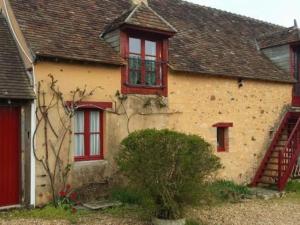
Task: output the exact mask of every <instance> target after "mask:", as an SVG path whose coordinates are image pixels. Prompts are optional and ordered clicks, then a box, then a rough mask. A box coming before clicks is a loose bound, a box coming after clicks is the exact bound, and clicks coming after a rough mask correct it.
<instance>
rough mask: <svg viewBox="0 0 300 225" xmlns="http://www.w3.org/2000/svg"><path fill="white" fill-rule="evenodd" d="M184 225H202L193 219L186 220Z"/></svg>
mask: <svg viewBox="0 0 300 225" xmlns="http://www.w3.org/2000/svg"><path fill="white" fill-rule="evenodd" d="M185 225H204V224H203V223H201V222H199V221H197V220H195V219H188V220H186V223H185Z"/></svg>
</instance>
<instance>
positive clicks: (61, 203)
mask: <svg viewBox="0 0 300 225" xmlns="http://www.w3.org/2000/svg"><path fill="white" fill-rule="evenodd" d="M78 204H79V202H78V199H77V193H76V192H74V191H73V190H72V189H71V186H70V185H69V184H67V185H66V187H65V188H63V190H61V191H60V192H59V194H58V199H57V206H58V207H60V208H63V209H65V210H70V211H71V212H72V213H76V212H77V210H76V208H75V207H74V206H76V205H78Z"/></svg>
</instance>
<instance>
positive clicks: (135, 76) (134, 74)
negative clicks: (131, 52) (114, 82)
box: [129, 71, 142, 85]
mask: <svg viewBox="0 0 300 225" xmlns="http://www.w3.org/2000/svg"><path fill="white" fill-rule="evenodd" d="M129 83H130V84H135V85H136V84H141V83H142V75H141V71H130V73H129Z"/></svg>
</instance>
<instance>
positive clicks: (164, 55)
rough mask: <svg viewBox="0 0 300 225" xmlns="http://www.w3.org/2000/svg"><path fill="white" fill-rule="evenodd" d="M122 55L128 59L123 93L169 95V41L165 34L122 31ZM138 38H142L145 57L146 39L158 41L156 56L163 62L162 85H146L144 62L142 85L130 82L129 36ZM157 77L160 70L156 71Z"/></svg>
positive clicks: (123, 68) (123, 69)
mask: <svg viewBox="0 0 300 225" xmlns="http://www.w3.org/2000/svg"><path fill="white" fill-rule="evenodd" d="M120 37H121V55H122V57H123V58H124V59H125V60H126V62H127V63H126V65H125V66H123V67H122V71H121V74H122V77H121V92H122V94H143V95H147V94H153V95H154V94H155V95H161V96H167V95H168V89H167V83H168V80H167V79H168V78H167V74H168V66H167V62H168V45H169V41H168V39H167V38H166V37H165V36H162V35H159V34H153V33H147V32H138V31H121V34H120ZM130 37H132V38H138V39H141V40H142V46H141V50H142V52H141V57H142V59H145V40H149V41H153V42H156V43H157V49H156V51H157V52H156V56H157V61H158V62H159V63H161V70H162V71H161V80H160V79H157V80H159V81H160V85H155V86H150V85H145V73H146V70H145V66H144V65H143V64H142V68H141V71H142V85H133V84H130V82H129V65H128V58H129V38H130ZM156 74H157V75H156V76H157V77H156V78H158V76H159V72H158V71H157V72H156Z"/></svg>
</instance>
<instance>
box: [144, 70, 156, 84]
mask: <svg viewBox="0 0 300 225" xmlns="http://www.w3.org/2000/svg"><path fill="white" fill-rule="evenodd" d="M146 85H152V86H153V85H156V74H155V73H153V72H147V73H146Z"/></svg>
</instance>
